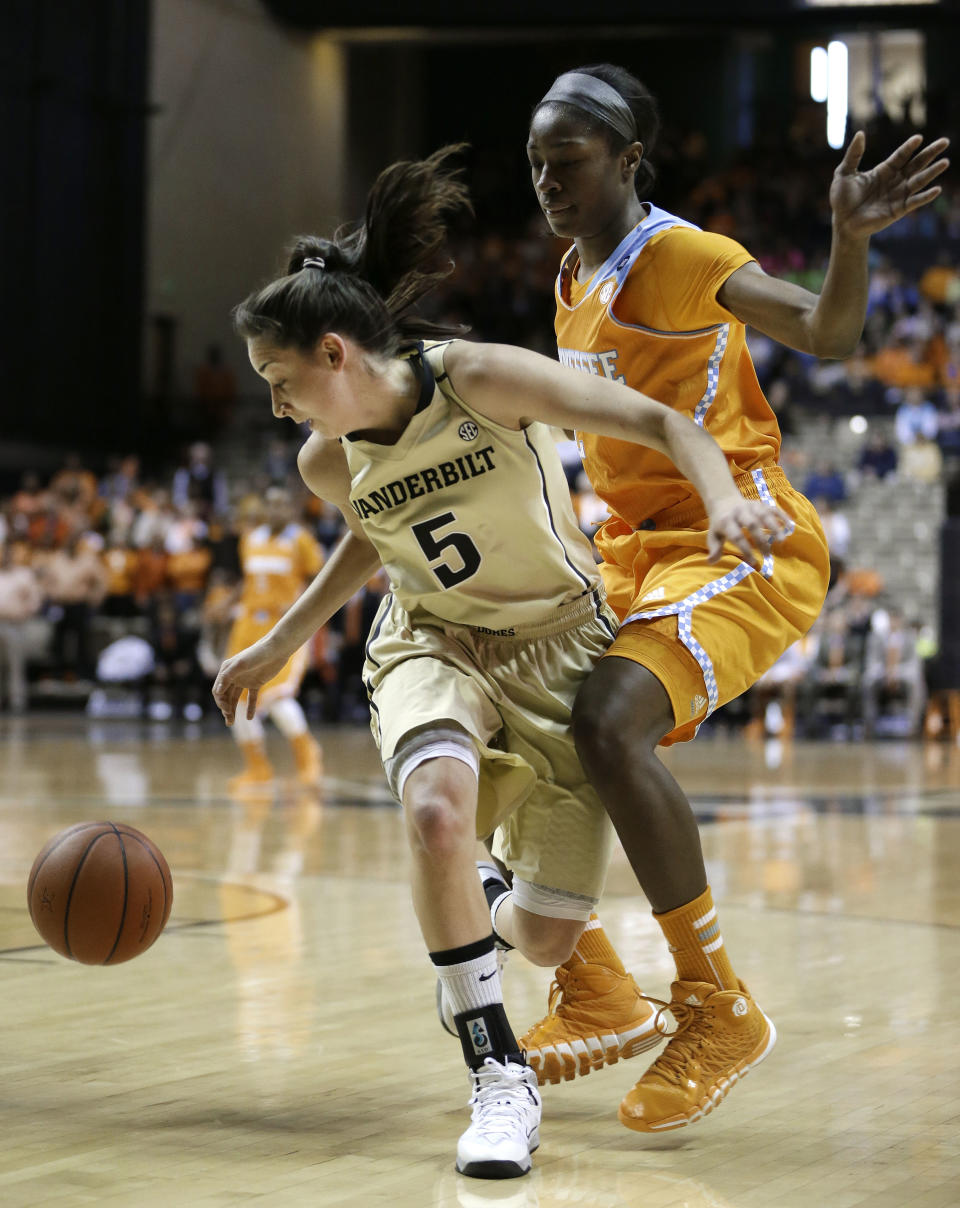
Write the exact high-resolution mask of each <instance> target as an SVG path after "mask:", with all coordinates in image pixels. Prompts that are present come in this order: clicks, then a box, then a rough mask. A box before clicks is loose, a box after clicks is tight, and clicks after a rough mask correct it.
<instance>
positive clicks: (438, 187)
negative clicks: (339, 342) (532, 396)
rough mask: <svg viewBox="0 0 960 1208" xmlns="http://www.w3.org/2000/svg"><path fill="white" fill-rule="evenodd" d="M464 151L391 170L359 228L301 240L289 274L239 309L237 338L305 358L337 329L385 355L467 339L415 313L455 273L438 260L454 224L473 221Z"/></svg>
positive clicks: (460, 146)
mask: <svg viewBox="0 0 960 1208" xmlns="http://www.w3.org/2000/svg"><path fill="white" fill-rule="evenodd" d="M465 149H466V144H464V143H456V144H451V145H450V146H447V147H441V149H440V150H439V151H436V152H434V154H433V155H431V156H429V158H427V159H423V160H411V161H403V162H401V163H395V164H392V165H391V166H390V167H389V168H386V169H384V171H383V172H381V173H380V175H379V176H378V177H377V179H376V180H375V181H374V184H373V187H372V188H371V190H370V192H369V194H368V196H367V206H366V216H365V218H364V221H363V222H362V223H361V224H354V225H352V226H346V227H341V228H339V229H338V230H337V231H336V232H335V233H334V236H333V238H332V239H321V238H319V237H318V236H316V235H303V236H300V238H298V239H297V240H296V241H295V242H294V244H293V246H292V248H291V249H290V252H289V258H288V261H287V268H286V274H285V275H284V276H282V277H279V278H278V279H277V280H276V281H272V282H271V283H270V284H269V285H266V286H264V287H263V288H262V289H260V290H256V291H254V293H252V294H250V296H249V297H247V298H245V299H244V301H243V302H241V303H240V304H239V306H236V307H235V308H234V310H233V324H234V328H235V329H236V331H237V333H238V334H239V335H240V336H242V337H243V338H244V339H250V338H253V337H255V336H268V337H269V338H270V339H272V340H275V341H276V343H277V344H278V345H279V346H280V347H291V346H292V347H296V348H299V349H301V350H303V351H306V350H308V349H311V348H313V347H314V345H315V344H316V342H317V340H319V339H320V337H321V336H322V335H323V334H324V333H325V332H327V331H335V332H337V333H338V334H340V335H344V336H349V337H350V338H351V339H353V340H355V341H356V342H357V343H358V344H359V345H360V346H361V347H363V348H365V349H366V350H367V351H369V352H376V353H381V354H383V355H387V356H391V355H393V354H395V353H396V352H398V351H399V350H400V349H401V348H402V347H403V346H404V345H405V344H410V343H413V342H415V341H417V340H421V339H426V338H429V337H432V336H449V335H462V334H463V333H464V331H465V330H466V329H465V328H463V327H453V326H450V325H444V324H441V323H433V322H430V321H429V320H427V319H424V318H422V317H420V316H419V315H417V314H415V313H414V312H413V307H414V306H415V305H416V303H417V302H419V300H420V299H421V298H422V297H423V296H424V295H425V294H427V293H429V291H430V290H431V289H432V288H433V287H434V286H435V285H436V283H437V282H438V281H440V280H442V279H443V278H444V277H446V276H448V275H449V274H450V273H451V272H452V270H453V267H454V266H453V262H452V261H451V260H447V261H446V262H445V263H442V264H440V265H439V266H438V265H437V262H436V261H437V256H438V253H439V252H440V251H441V249H442V248H443V247H444V245H445V243H446V238H447V230H448V225H449V223H450V221H451V220H452V219H453V217H454V216H455V215H456V214H461V213H472V206H471V203H470V196H469V194H468V192H467V188H466V185H465V184H464V183H463V180H462V168H461V167H458V166H456V165H454V164H453V163H452V162H451V161H452V160H453V159H454V158H455V157H456V156H458V155H460V154H461V152H463V151H464V150H465ZM310 260H317V261H320V262H322V267H321V265H320V264H315V265H311V264H306V263H305V262H307V261H310Z"/></svg>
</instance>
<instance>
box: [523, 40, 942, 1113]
mask: <svg viewBox="0 0 960 1208" xmlns="http://www.w3.org/2000/svg"><path fill="white" fill-rule="evenodd" d="M658 124H659V119H658V115H657V109H656V104H655V101H654V99H653V98H652V97H651V95H650V94H649V92H648V91H647V89H646V88H645V87H644V86H643V85H642V84H641V83H640V82H639V81H638V80H636V79H635V78H634V77H633V76H632V75H630V73H629V72H627V71H625V70H624V69H623V68H620V67H613V66H610V65H609V64H603V65H599V66H592V67H583V68H577V69H576V70H574V71H571V72H567V73H565V74H564V75H561V76H560V77H558V78H557V80H556V81H555V82H554V84H553V86H552V87H551V88H550V90H549V91H548V92H547V94H546V95H545V96H544V98H543V100H542V101H540V103H539V104H538V105H537V106H536V107H535V109H534V112H533V117H532V120H531V124H530V133H529V139H528V143H527V153H528V156H529V160H530V167H531V173H532V178H533V186H534V189H535V191H536V195H537V200H538V201H539V203H540V206H541V208H542V210H543V212H544V214H545V215H546V218H547V221H548V223H549V224H550V227H551V229H552V230H553V232H554V234H556V235H559V236H561V237H566V238H568V239H570V240H571V241H572V247H571V248H570V250H569V252H568V253H567V254H566V256H565V257H564V259H563V263H562V266H561V269H560V274H559V277H558V280H557V287H556V303H557V319H556V330H557V343H558V346H559V354H560V360H561V362H562V363H563V364H565V365H569V366H572V367H574V368H576V369H579V370H582V371H584V372H586V373H588V374H592V375H595V376H596V377H598V378H599V379H602V380H607V381H611V382H618V383H621V384H622V387H627V388H631V389H633V390H642V391H643V392H644V393H646V394H649V395H652V396H653V397H655V398H657V399H660V400H661V401H663V402H664V403H666V404H667V405H668V406H669V407H671V408H672V409H673V410H674V412H675V413H676V414H678V415H683V416H686V417H687V418H688V419H690V420H691V421H692V422H693V423H694V424H696V425H697V426H698V427H699V428H700V429H701V430H702V431H704V432H708V433H710V434H711V435H712V436H713V437H714V438H715V439H716V440H717V442H718V443H719V445H720V447H721V448H722V449H723V452H724V454H725V456H726V459H727V464H728V465H729V467H730V472H731V474H732V475H733V477H734V480H735V483H736V487H737V490H738V491H739V492H740V493H741V495H742V496H743V497H744V498H745V499H753V500H762V501H764V502H773V501H776V503H777V505H778V506H779V507H780V508H781V509H782V510H783V511H784V512H785V513H786V514H787V515H788V516H789V518H790V533H789V536H788V537H787V538H786V540H784V541H783V542H782V543H781V544H780V545H779V546H778V548H777V551H776V553H775V554H774V553H770V554H768V555H766V556H765V557H764V558H763V560H762V562H761V563H760V564H755V563H754V562H752V561H751V560H750V559H744V558H743V557H742V555H741V554H740V552H739V551H738V550H734V549H731V548H729V547H728V548H727V549H726V550H725V551H724V554H723V556H722V557H721V558H720V559H719V560H716V561H712V560H711V559H710V558H709V557H708V550H709V542H708V530H709V521H708V519H707V514H706V512H705V510H704V507H703V504H702V502H701V500H700V499H699V498H698V497H697V492H696V490H695V489H694V486H693V484H692V483H691V482H690V481H689V480H688V478H687V476H686V474H685V472H684V470H683V468H682V467H681V466H679V465H678V464H676V463H674V464H671V463H670V461H668V460H667V459H666V458H664V456H663V455H662V452H661V451H659V450H656V449H653V448H650V447H646V448H644V447H638V446H637V445H636V444H634V443H633V442H632V441H630V440H623V439H622V438H619V437H616V436H615V435H613V434H612V433H610V432H609V431H600V430H599V429H598V428H596V427H592V426H591V425H590V424H589V423H586V424H584V423H579V424H577V425H576V428H577V437H578V440H579V443H580V449H581V453H582V455H583V459H584V466H585V469H586V471H587V474H588V475H589V478H590V480H591V482H592V484H593V487H594V490H595V491H596V493H597V494H598V495H599V496H600V498H601V499H603V500H604V501H605V502H606V503H607V505H608V507H609V511H610V518H609V520H607V521H606V522H605V523H604V524H603V525H602V526H601V527H600V529H599V531H598V532H597V534H596V547H597V549H598V551H599V552H600V554H601V555H602V558H603V562H602V572H603V579H604V583H605V585H606V589H607V597H608V600H609V602H610V604H611V606H612V607H613V609H614V611H615V612H616V614H617V617H618V620H619V622H620V628H619V631H618V634H617V638H616V640H615V641H614V643H613V644H612V646H611V647H610V648H609V650H608V651H607V652H606V655H605V657H604V658H602V659H601V660H600V661H599V663H598V665H597V667H596V668H595V670H594V671H593V672H592V674H591V675H590V677H589V679H588V680H587V682H586V683H585V684H584V686H583V688H582V689H581V690H580V693H579V695H578V698H577V703H576V708H575V711H574V733H575V736H576V744H577V750H578V751H579V753H580V756H581V759H582V761H583V765H584V767H585V769H586V770H587V772H588V774H589V776H590V779H591V781H592V783H593V784H594V786H595V787H596V788H597V790H598V792H599V794H600V796H601V798H602V800H603V802H604V804H605V805H606V807H607V810H608V812H609V814H610V817H611V818H612V820H613V823H614V825H615V827H616V830H617V833H618V835H619V837H620V840H621V842H622V844H623V847H624V849H625V851H626V853H627V855H628V857H629V858H630V861H631V864H632V865H633V868H634V870H635V872H636V874H637V877H638V879H639V881H640V884H641V886H642V888H643V890H644V892H645V894H646V896H647V898H648V900H649V902H650V904H651V906H652V907H653V910H654V913H655V916H656V918H657V921H658V922H659V924H660V926H661V928H662V930H663V933H664V936H665V938H666V940H667V943H668V945H669V947H670V951H671V953H672V954H673V956H674V959H675V962H676V969H677V977H676V981H675V983H674V984H673V987H672V994H671V1002H670V1009H671V1012H672V1014H673V1015H674V1017H675V1019H676V1023H677V1031H676V1034H675V1035H674V1037H673V1039H672V1040H671V1041H670V1043H669V1044H668V1045H667V1047H666V1048H665V1050H664V1051H663V1053H662V1054H661V1055H660V1057H658V1058H657V1059H656V1061H655V1062H654V1064H653V1065H652V1066H651V1067H650V1069H649V1070H648V1071H647V1073H646V1074H645V1075H644V1077H643V1078H641V1079H640V1081H639V1082H638V1083H637V1085H636V1087H635V1088H634V1089H633V1090H632V1091H631V1092H630V1093H629V1094H628V1095H627V1096H626V1098H625V1099H624V1101H623V1103H622V1104H621V1107H620V1119H621V1121H622V1122H623V1123H624V1124H625V1125H626V1126H627V1127H628V1128H632V1129H636V1130H638V1131H644V1132H650V1131H662V1130H668V1129H672V1128H679V1127H682V1126H683V1125H686V1124H689V1123H692V1122H693V1121H695V1120H698V1119H699V1118H700V1117H701V1116H702V1115H704V1114H706V1113H707V1112H709V1111H710V1110H711V1109H712V1108H713V1107H714V1106H716V1104H717V1103H719V1102H720V1100H721V1099H722V1098H723V1096H724V1095H725V1094H726V1092H727V1091H728V1090H729V1089H730V1087H731V1086H733V1084H734V1083H735V1082H736V1081H737V1080H738V1079H739V1078H741V1077H742V1076H743V1075H744V1074H746V1073H747V1071H748V1070H749V1069H750V1068H751V1067H752V1066H753V1065H755V1064H756V1063H757V1061H759V1060H760V1059H761V1058H762V1057H763V1056H765V1054H766V1053H767V1052H769V1050H770V1048H771V1046H772V1044H773V1040H774V1034H773V1032H772V1029H771V1027H770V1025H769V1022H768V1021H767V1020H766V1019H765V1017H764V1016H763V1014H762V1012H761V1011H760V1010H759V1008H757V1006H756V1004H755V1003H754V1001H753V999H752V998H751V997H750V995H749V994H748V992H747V990H746V988H745V987H744V985H743V983H742V982H740V981H739V979H738V978H737V976H736V974H735V972H734V970H733V967H732V966H731V963H730V959H729V957H728V955H727V952H726V950H725V948H724V944H723V937H722V935H721V933H720V926H719V923H718V921H717V914H716V909H715V907H714V904H713V900H712V897H711V893H710V888H709V886H708V885H707V878H706V872H705V870H704V864H703V857H702V854H701V849H700V839H699V834H698V831H697V825H696V820H695V818H694V815H693V812H692V810H691V808H690V804H689V802H688V801H687V799H686V797H685V795H684V793H683V791H682V790H681V789H680V787H679V785H678V784H677V783H676V781H675V780H674V778H673V777H672V776H671V775H670V773H669V772H668V771H667V770H666V768H665V767H664V765H663V764H662V763H661V762H660V760H659V759H658V758H657V755H656V747H657V746H658V744H660V745H668V744H670V743H675V742H683V741H686V740H688V739H690V738H692V737H693V736H694V735H695V733H696V731H697V727H698V726H699V725H700V724H701V722H703V721H704V719H705V718H707V717H709V716H710V714H711V713H712V712H713V711H714V709H716V708H717V707H718V706H719V705H722V704H724V703H725V702H726V701H729V700H731V699H733V698H734V697H735V696H738V695H739V694H740V693H741V692H743V691H745V689H747V688H748V687H750V685H751V684H753V683H754V682H755V681H756V680H757V679H758V678H759V676H760V675H761V674H762V673H763V672H764V671H765V670H766V669H767V668H768V667H769V666H771V664H772V663H773V662H774V661H775V660H776V659H777V658H778V657H779V655H780V654H781V653H782V652H783V651H784V650H785V649H786V648H787V647H788V646H789V645H791V643H793V642H794V641H796V640H797V639H798V638H799V637H800V636H801V635H802V634H803V633H805V632H806V630H807V629H808V628H809V627H810V625H811V624H812V623H813V621H814V619H815V617H816V616H817V613H818V612H819V610H820V607H821V604H822V601H823V598H824V595H825V593H826V589H827V570H828V561H827V549H826V543H825V541H824V537H823V533H822V531H821V528H820V524H819V522H818V519H817V516H816V513H815V511H814V509H813V507H812V506H811V504H810V503H809V502H808V501H807V500H806V499H805V498H804V497H803V496H802V495H800V494H799V493H798V492H797V491H795V490H793V488H792V487H791V486H790V484H789V483H788V482H787V480H786V478H785V477H784V474H783V471H782V470H781V468H780V465H779V452H780V433H779V430H778V428H777V423H776V420H775V418H774V415H773V412H772V411H771V409H770V407H769V406H768V404H767V401H766V399H765V398H764V396H763V393H762V392H761V390H760V386H759V384H758V382H757V377H756V374H755V372H754V368H753V364H752V362H751V359H750V354H749V352H748V350H747V345H746V340H745V327H746V324H748V323H749V324H751V325H752V326H753V327H755V328H756V329H757V330H759V331H762V332H765V333H766V334H767V335H768V336H771V337H772V338H773V339H775V340H779V341H781V342H782V343H784V344H787V345H790V346H791V347H793V348H796V349H799V350H801V351H804V352H808V353H812V354H813V355H815V356H818V357H845V356H848V355H849V354H850V353H851V352H852V351H853V350H854V348H855V347H856V345H857V342H858V340H859V338H860V333H861V330H862V326H863V320H864V315H865V310H866V298H867V245H868V242H869V238H870V235H871V234H873V233H874V232H876V231H879V230H882V229H883V228H884V227H886V226H889V225H890V223H892V222H894V221H896V220H897V219H898V218H900V217H901V216H903V215H904V214H908V213H910V212H911V211H913V210H916V209H918V208H919V207H921V206H923V205H927V204H928V203H929V202H931V201H932V200H933V199H934V198H935V197H936V196H937V195H938V194H939V192H940V189H939V187H938V186H936V185H934V184H933V181H934V180H935V179H936V177H937V176H939V175H940V173H942V172H943V171H944V169H945V168H946V167H947V161H946V160H945V159H942V158H939V157H940V156H941V155H942V153H943V152H944V150H945V149H946V147H947V145H948V144H947V140H946V139H938V140H936V141H935V142H932V143H930V144H929V145H928V146H925V147H924V146H922V142H923V140H922V138H921V136H920V135H914V136H913V137H912V138H910V139H908V140H907V141H906V142H905V143H904V144H903V145H902V146H901V147H899V148H898V149H897V150H896V151H895V152H894V153H893V154H892V155H891V156H890V157H889V158H888V159H886V160H885V161H884V162H883V163H881V164H879V165H877V166H876V167H874V168H872V169H870V170H869V171H861V170H860V169H859V164H860V160H861V157H862V155H863V152H864V148H865V138H864V135H863V134H862V133H858V134H856V135H855V136H854V138H853V140H852V141H851V143H850V145H849V147H848V148H847V151H846V154H845V155H844V156H843V159H842V161H841V163H840V165H839V167H838V168H837V170H836V172H835V174H834V178H833V183H832V185H831V189H830V204H831V207H832V210H833V243H832V247H831V254H830V263H829V267H828V270H827V274H826V278H825V280H824V284H823V289H822V291H821V293H820V294H819V295H816V294H812V293H810V292H808V291H807V290H805V289H801V288H800V287H798V286H796V285H793V284H790V283H788V282H785V281H780V280H777V279H775V278H773V277H769V276H768V275H767V274H766V273H764V272H763V270H762V269H761V268H760V267H759V266H758V265H757V263H756V262H755V261H754V259H753V258H752V257H751V256H750V254H749V252H747V251H745V250H744V249H743V248H742V247H741V246H740V245H739V244H737V243H735V242H734V241H733V240H731V239H728V238H726V237H724V236H721V235H715V234H708V233H705V232H703V231H701V230H698V229H697V228H696V227H694V226H692V225H691V224H690V223H688V222H685V221H684V220H683V219H682V218H678V217H676V216H675V215H673V214H668V213H666V212H665V211H663V210H661V209H659V208H658V207H657V206H656V205H654V204H653V203H652V202H650V201H647V200H645V199H646V198H647V196H648V194H649V191H650V189H651V187H652V184H653V171H652V169H651V168H650V165H649V163H648V159H647V157H648V155H649V153H650V151H651V149H652V147H653V143H654V141H655V139H656V135H657V130H658ZM600 959H601V958H600V957H597V958H595V960H600ZM577 967H578V966H576V965H571V966H568V967H562V968H560V969H558V971H557V977H558V982H559V984H560V988H561V989H563V990H564V993H563V994H562V995H561V996H560V998H559V1001H558V1002H557V1003H556V1008H555V1010H554V1011H553V1012H552V1014H551V1015H550V1016H548V1018H547V1019H546V1020H544V1021H543V1022H542V1023H541V1024H540V1025H537V1026H535V1027H534V1028H532V1029H531V1030H530V1031H529V1032H528V1033H527V1034H526V1036H525V1037H524V1044H525V1045H526V1046H527V1047H528V1048H534V1049H535V1048H536V1047H537V1046H538V1045H540V1044H541V1043H549V1044H551V1045H553V1046H554V1047H555V1048H556V1047H559V1046H561V1045H562V1044H563V1041H564V1038H565V1035H566V1034H568V1033H571V1034H572V1035H573V1036H574V1037H576V1036H577V1035H578V1034H579V1031H580V1025H579V1022H577V1020H576V1018H575V1017H576V1015H577V1012H578V1001H577V993H576V992H574V993H567V992H566V986H567V985H569V983H570V982H571V981H572V980H573V974H574V973H575V971H576V968H577ZM580 993H581V996H582V993H583V991H582V989H581V991H580ZM664 1005H666V1004H664ZM568 1015H569V1016H571V1017H572V1019H573V1022H571V1023H569V1024H568V1022H567V1019H566V1016H568Z"/></svg>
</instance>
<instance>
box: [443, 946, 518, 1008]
mask: <svg viewBox="0 0 960 1208" xmlns="http://www.w3.org/2000/svg"><path fill="white" fill-rule="evenodd" d="M435 968H436V970H437V976H438V977H439V978H440V981H441V982H442V983H443V992H444V994H445V995H446V996H447V998H448V999H449V1001H450V1004H451V1005H452V1007H453V1012H454V1014H455V1015H459V1014H461V1012H463V1011H473V1010H476V1008H477V1007H489V1006H493V1004H494V1003H502V1002H503V988H502V986H501V984H500V970H499V968H498V966H497V953H496V950H494V949H491V951H490V952H485V953H484V954H483V956H477V957H474V959H473V960H468V961H464V962H463V963H462V964H460V965H436V966H435Z"/></svg>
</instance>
